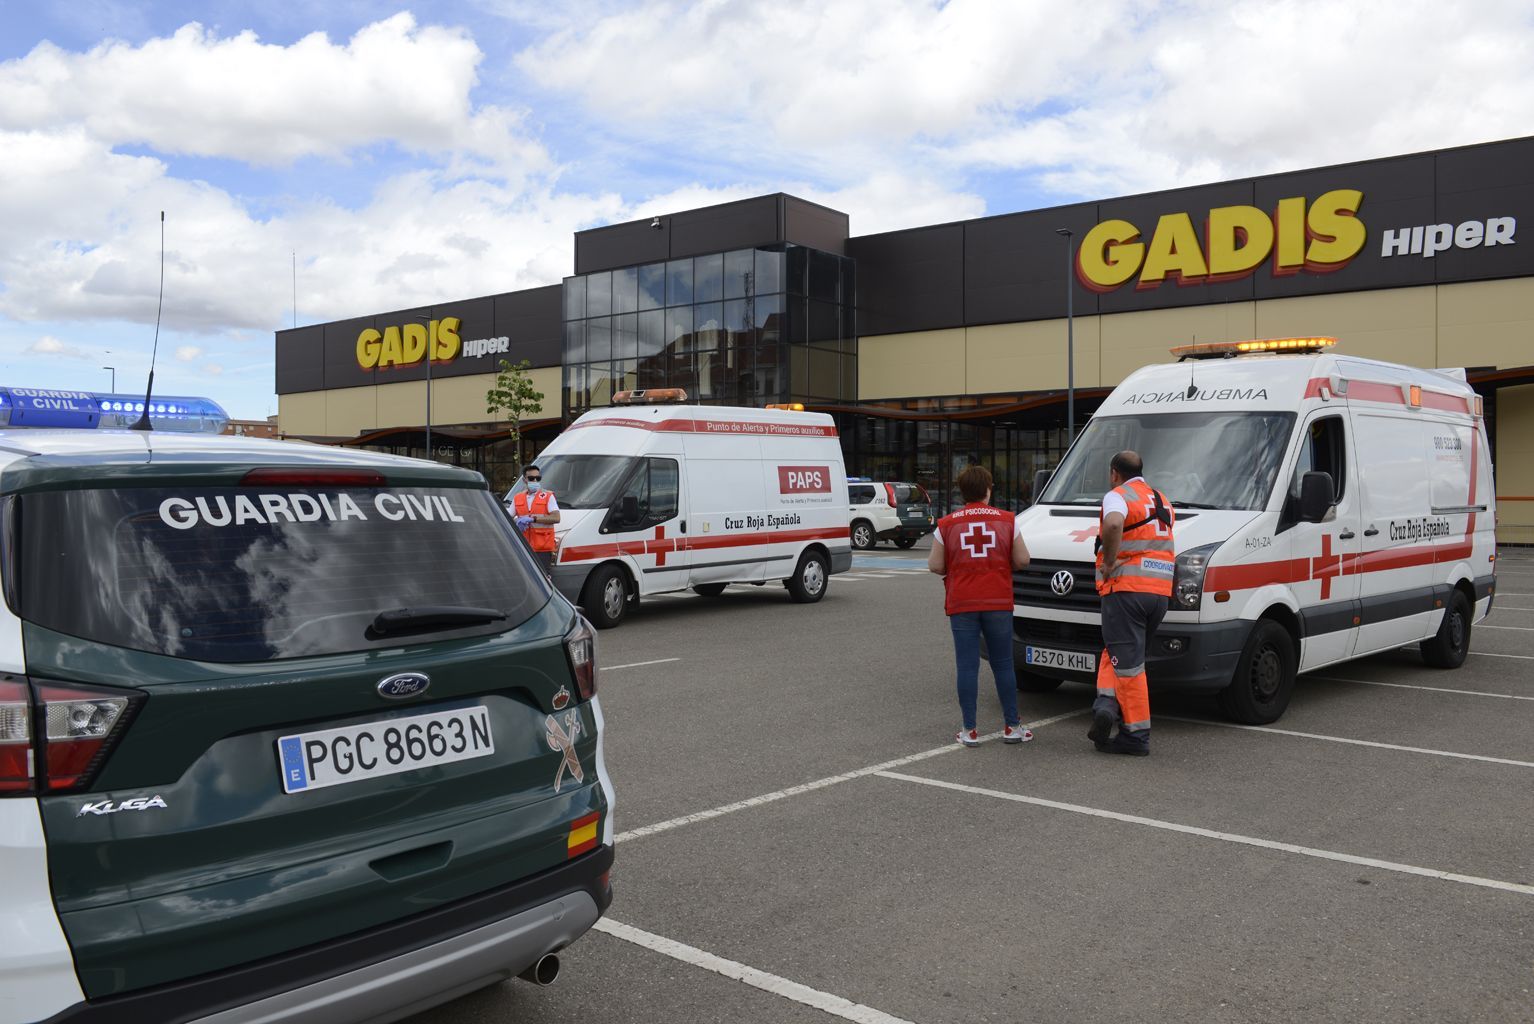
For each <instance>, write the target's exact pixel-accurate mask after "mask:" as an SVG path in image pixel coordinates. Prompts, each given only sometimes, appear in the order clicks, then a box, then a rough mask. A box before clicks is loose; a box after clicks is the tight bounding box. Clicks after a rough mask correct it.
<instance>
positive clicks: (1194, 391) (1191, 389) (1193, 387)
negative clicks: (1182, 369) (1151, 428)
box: [1187, 334, 1198, 399]
mask: <svg viewBox="0 0 1534 1024" xmlns="http://www.w3.org/2000/svg"><path fill="white" fill-rule="evenodd" d="M1193 344H1195V345H1197V344H1198V335H1196V334H1195V335H1194V336H1193ZM1197 364H1198V360H1197V359H1189V360H1188V394H1187V397H1188V398H1190V399H1192V398H1196V397H1197V396H1198V385H1197V384H1195V383H1194V382H1193V367H1194V366H1196V365H1197Z"/></svg>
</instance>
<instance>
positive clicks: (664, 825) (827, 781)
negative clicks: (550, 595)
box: [613, 708, 1092, 843]
mask: <svg viewBox="0 0 1534 1024" xmlns="http://www.w3.org/2000/svg"><path fill="white" fill-rule="evenodd" d="M1091 710H1092V709H1091V708H1078V709H1077V710H1075V711H1067V712H1066V713H1065V714H1063V715H1055V716H1053V717H1051V718H1041V719H1039V720H1038V721H1037V722H1026V723H1024V728H1028V729H1041V728H1043V727H1044V726H1046V725H1052V724H1054V723H1055V722H1063V721H1065V719H1067V718H1075V717H1076V716H1077V715H1084V714H1086V713H1087V712H1088V711H1091ZM1000 737H1001V733H999V732H993V733H987V734H986V735H984V736H982V737H980V739H981V741H982V742H985V741H988V740H994V739H999V738H1000ZM966 749H969V748H967V747H962V746H960V745H959V744H958V743H945V744H944V745H943V746H941V747H933V748H932V749H931V750H923V751H922V752H921V753H919V754H908V755H906V756H905V757H897V758H896V759H895V760H893V761H884V762H882V763H880V764H876V765H870V766H869V767H867V768H859V769H857V770H856V771H850V772H845V773H843V774H841V775H831V776H827V777H826V778H824V779H816V780H815V781H814V782H806V783H803V784H802V785H798V786H789V787H788V788H787V789H779V790H775V791H774V792H771V793H763V794H762V795H761V796H753V797H751V798H750V799H747V800H737V801H736V802H735V803H732V804H725V805H724V806H722V807H713V808H710V809H708V810H706V811H698V812H697V813H695V814H686V815H683V816H682V817H680V818H671V819H668V820H666V821H658V822H656V823H655V824H653V825H641V826H640V827H639V828H631V829H629V830H628V831H627V832H619V833H618V834H617V835H616V836H614V837H613V842H615V843H621V842H625V841H627V840H629V839H639V838H641V837H643V836H652V835H654V834H655V833H657V832H669V831H670V830H671V829H674V828H681V827H682V826H683V825H692V824H695V823H697V822H700V821H708V820H709V819H710V818H718V817H720V816H721V815H725V814H732V813H734V812H735V811H743V810H745V809H747V808H748V807H760V806H761V805H762V804H770V803H775V802H776V801H778V800H786V799H787V798H789V797H791V796H800V795H802V794H804V793H813V792H814V791H815V790H817V789H825V788H826V787H827V786H835V785H837V784H838V783H841V782H851V781H853V780H854V779H861V778H865V777H866V776H869V775H873V774H875V773H876V772H882V771H885V770H887V769H890V768H902V767H904V766H906V765H908V764H915V763H916V762H917V761H925V760H926V759H927V758H929V757H937V756H938V755H939V754H950V753H953V752H954V751H955V750H966Z"/></svg>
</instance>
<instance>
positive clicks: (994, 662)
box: [948, 611, 1020, 729]
mask: <svg viewBox="0 0 1534 1024" xmlns="http://www.w3.org/2000/svg"><path fill="white" fill-rule="evenodd" d="M948 628H949V629H951V630H953V660H954V663H955V665H956V666H957V668H958V670H959V710H960V711H961V712H963V714H964V728H966V729H973V728H974V727H975V695H976V691H977V690H978V689H979V688H980V634H981V632H982V631H984V633H985V647H986V653H987V655H988V656H989V657H990V660H991V674H992V675H994V676H995V677H996V696H997V697H998V698H1000V699H1001V712H1002V714H1003V715H1004V716H1005V717H1006V724H1007V725H1018V724H1019V722H1020V720H1019V717H1018V713H1017V676H1016V675H1015V674H1014V673H1013V671H1012V613H1011V612H1010V611H1005V612H959V613H958V614H956V615H950V616H948Z"/></svg>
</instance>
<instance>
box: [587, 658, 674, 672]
mask: <svg viewBox="0 0 1534 1024" xmlns="http://www.w3.org/2000/svg"><path fill="white" fill-rule="evenodd" d="M681 660H682V659H681V658H656V659H655V660H654V661H631V662H629V663H628V664H627V665H598V666H597V668H599V669H601V670H602V671H603V672H616V671H617V670H618V669H620V668H643V667H644V666H646V665H665V664H668V663H670V662H673V661H681Z"/></svg>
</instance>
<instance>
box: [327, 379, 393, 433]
mask: <svg viewBox="0 0 1534 1024" xmlns="http://www.w3.org/2000/svg"><path fill="white" fill-rule="evenodd" d="M388 386H389V387H410V385H408V384H390V385H388ZM381 390H383V389H382V388H337V389H336V390H335V391H330V392H327V393H326V396H325V397H326V399H327V401H326V403H325V433H327V434H329V435H331V436H332V437H353V436H355V435H357V434H360V433H362V432H363V431H365V430H376V429H378V427H379V426H390V425H391V424H387V423H385V424H380V423H379V422H378V397H377V393H378V392H379V391H381Z"/></svg>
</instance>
